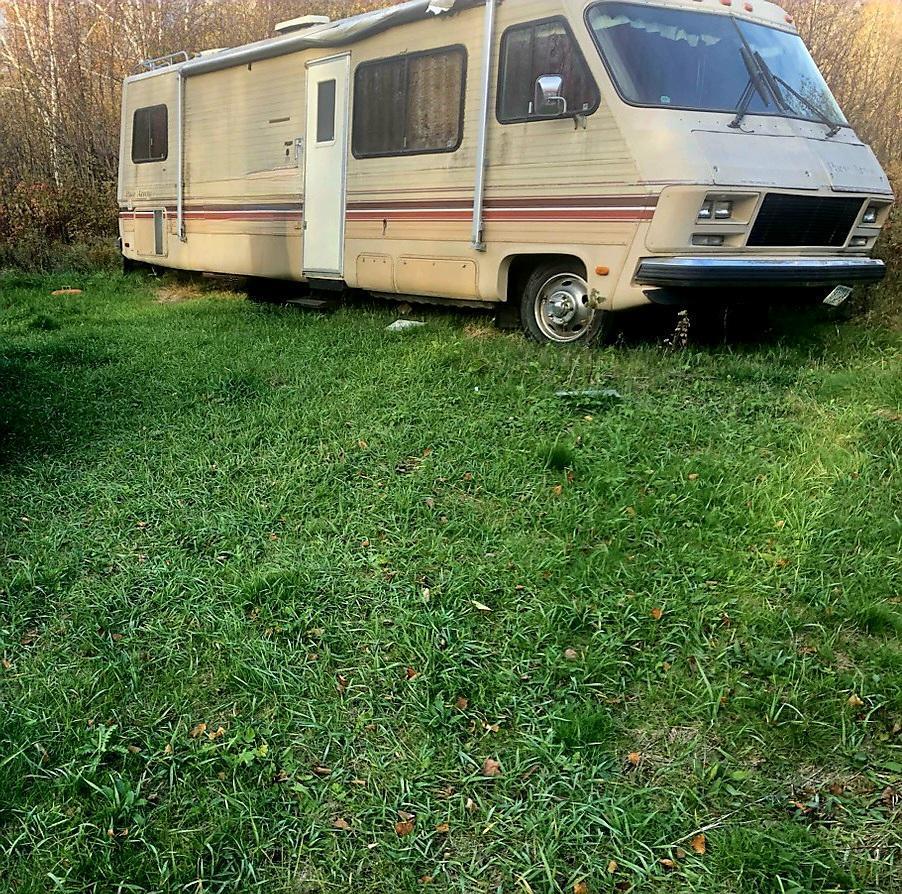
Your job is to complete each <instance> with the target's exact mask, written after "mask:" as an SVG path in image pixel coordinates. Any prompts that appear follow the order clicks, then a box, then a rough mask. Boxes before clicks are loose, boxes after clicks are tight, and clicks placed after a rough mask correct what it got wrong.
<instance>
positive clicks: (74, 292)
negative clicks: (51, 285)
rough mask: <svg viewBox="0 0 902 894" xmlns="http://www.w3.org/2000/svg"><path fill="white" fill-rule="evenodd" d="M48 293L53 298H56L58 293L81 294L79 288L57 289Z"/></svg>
mask: <svg viewBox="0 0 902 894" xmlns="http://www.w3.org/2000/svg"><path fill="white" fill-rule="evenodd" d="M50 294H51V295H52V296H53V297H54V298H58V297H59V296H60V295H81V289H57V290H56V291H54V292H51V293H50Z"/></svg>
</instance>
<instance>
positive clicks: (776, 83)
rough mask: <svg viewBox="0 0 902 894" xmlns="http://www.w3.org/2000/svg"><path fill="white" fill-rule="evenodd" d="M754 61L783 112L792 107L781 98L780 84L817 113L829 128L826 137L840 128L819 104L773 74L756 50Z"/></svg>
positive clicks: (831, 135)
mask: <svg viewBox="0 0 902 894" xmlns="http://www.w3.org/2000/svg"><path fill="white" fill-rule="evenodd" d="M755 62H756V63H757V65H758V69H759V70H760V72H761V74H762V75H763V76H764V80H765V81H766V82H767V84H768V86H769V87H770V90H771V93H773V95H774V99H776V100H777V104H778V105H779V106H780V107H781V108H782V109H783V111H785V112H791V111H792V109H791V108H790V107H789V103H787V102H786V100H785V99H784V98H783V94H782V93H781V92H780V86H783V87H784V88H786V90H788V91H789V92H790V93H791V94H792V95H793V96H794V97H795V98H796V99H797V100H798V101H799V102H800V103H802V105H804V106H805V107H806V108H807V109H808V110H809V111H811V112H814V114H815V115H817V118H818V120H819V121H820V122H821V124H823V125H824V126H825V127H827V128H829V130H828V131H827V137H828V138H829V137H835V136H836V135H837V134H838V133H839V132H840V131H841V130H842V127H843V126H842V124H840V123H838V122H836V121H834V120H833V119H832V118H831V117H830V116H829V115H828V114H827V113H826V112H825V111H824V110H823V109H822V108H820V106H818V105H817V104H816V103H813V102H811V100H809V99H806V98H805V97H804V96H802V94H801V93H799V91H798V90H796V89H795V87H793V86H792V85H791V84H788V83H787V82H786V81H785V80H784V79H783V78H781V77H780V76H779V75H778V74H774V72H773V71H772V70H771V67H770V66H769V65H768V64H767V62H766V61H765V60H764V58H763V57H762V55H761V54H760V53H758V52H756V53H755Z"/></svg>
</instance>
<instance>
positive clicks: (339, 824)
mask: <svg viewBox="0 0 902 894" xmlns="http://www.w3.org/2000/svg"><path fill="white" fill-rule="evenodd" d="M332 828H333V829H338V830H339V831H341V832H350V831H351V824H350V823H349V822H348V821H347V820H346V819H343V818H342V817H338V819H334V820H332Z"/></svg>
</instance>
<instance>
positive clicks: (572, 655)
mask: <svg viewBox="0 0 902 894" xmlns="http://www.w3.org/2000/svg"><path fill="white" fill-rule="evenodd" d="M564 658H566V659H567V661H576V660H577V659H578V658H579V652H577V651H576V649H566V650H565V651H564Z"/></svg>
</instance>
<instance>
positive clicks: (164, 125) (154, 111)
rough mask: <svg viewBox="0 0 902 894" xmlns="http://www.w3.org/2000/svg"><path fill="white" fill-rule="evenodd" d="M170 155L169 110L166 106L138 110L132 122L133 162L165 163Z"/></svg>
mask: <svg viewBox="0 0 902 894" xmlns="http://www.w3.org/2000/svg"><path fill="white" fill-rule="evenodd" d="M168 155H169V110H168V109H167V108H166V106H147V107H146V108H143V109H138V110H137V111H136V112H135V117H134V119H133V120H132V161H133V162H134V163H135V164H144V163H145V162H148V161H165V160H166V158H167V157H168Z"/></svg>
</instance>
